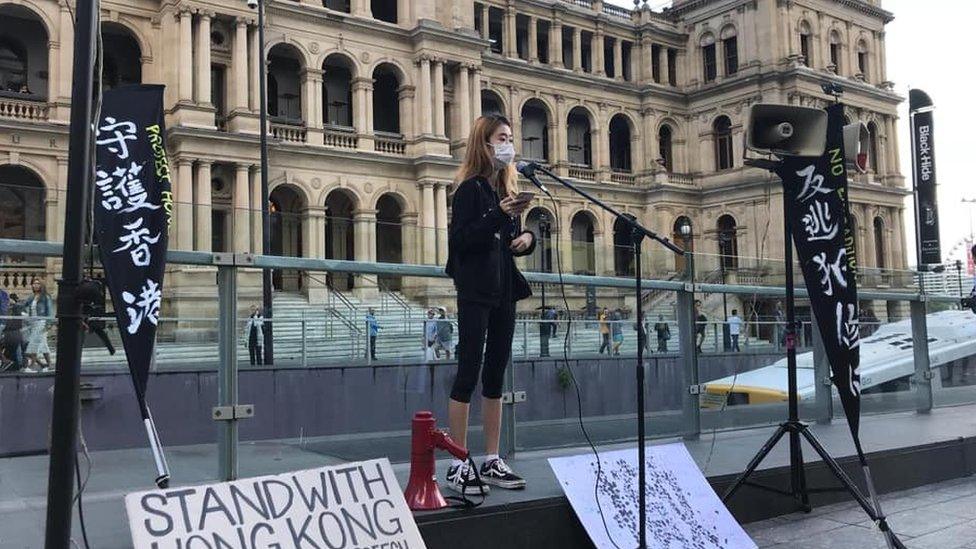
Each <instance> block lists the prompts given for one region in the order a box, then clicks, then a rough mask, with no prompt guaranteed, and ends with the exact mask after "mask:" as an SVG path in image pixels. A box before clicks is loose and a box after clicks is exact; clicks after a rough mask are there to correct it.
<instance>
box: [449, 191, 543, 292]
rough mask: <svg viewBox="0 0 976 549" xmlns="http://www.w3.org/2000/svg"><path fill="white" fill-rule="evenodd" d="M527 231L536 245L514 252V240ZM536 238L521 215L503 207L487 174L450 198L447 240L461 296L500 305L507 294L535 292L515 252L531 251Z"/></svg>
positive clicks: (451, 265) (451, 267) (525, 252)
mask: <svg viewBox="0 0 976 549" xmlns="http://www.w3.org/2000/svg"><path fill="white" fill-rule="evenodd" d="M525 233H529V234H532V245H531V246H529V247H528V248H527V249H526V250H525V251H523V252H521V253H518V254H515V253H513V252H512V251H511V248H510V247H509V246H510V245H511V243H512V240H514V239H515V238H517V237H519V236H521V235H522V234H525ZM535 241H536V239H535V235H534V234H533V233H532V232H531V231H523V230H522V228H521V222H520V221H519V220H518V219H512V218H511V217H509V216H508V214H506V213H505V212H504V211H502V209H501V207H500V206H499V199H498V194H496V193H495V190H494V189H493V188H492V186H491V183H489V182H488V180H487V179H485V178H484V177H480V176H476V177H472V178H470V179H466V180H464V181H463V182H462V183H461V184H460V185H459V186H458V188H457V191H455V192H454V198H453V200H452V202H451V224H450V226H449V227H448V240H447V242H448V244H447V269H446V270H447V274H448V275H449V276H450V277H451V278H453V279H454V286H455V288H456V289H457V294H458V299H460V300H465V301H476V302H480V303H485V304H488V305H497V304H499V303H500V300H501V299H503V298H504V297H506V295H507V294H510V299H511V300H512V301H513V302H514V301H519V300H521V299H525V298H527V297H529V296H530V295H532V290H531V289H530V288H529V284H528V282H526V281H525V277H523V276H522V273H520V272H519V270H518V268H517V267H516V266H515V260H514V257H515V256H523V255H529V254H531V253H532V251H533V250H534V249H535ZM506 290H507V291H506Z"/></svg>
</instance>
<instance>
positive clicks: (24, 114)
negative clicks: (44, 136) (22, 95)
mask: <svg viewBox="0 0 976 549" xmlns="http://www.w3.org/2000/svg"><path fill="white" fill-rule="evenodd" d="M47 111H48V106H47V103H45V102H44V101H42V100H24V99H15V98H12V97H9V96H4V95H0V118H14V119H17V120H47Z"/></svg>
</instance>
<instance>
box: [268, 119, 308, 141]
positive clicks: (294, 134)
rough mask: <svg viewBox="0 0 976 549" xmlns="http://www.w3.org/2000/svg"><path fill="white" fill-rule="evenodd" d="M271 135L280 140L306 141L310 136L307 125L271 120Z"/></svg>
mask: <svg viewBox="0 0 976 549" xmlns="http://www.w3.org/2000/svg"><path fill="white" fill-rule="evenodd" d="M271 137H272V138H274V139H277V140H279V141H287V142H291V143H304V142H305V141H306V140H307V138H308V132H307V130H306V129H305V126H300V125H298V124H289V123H286V122H273V121H272V122H271Z"/></svg>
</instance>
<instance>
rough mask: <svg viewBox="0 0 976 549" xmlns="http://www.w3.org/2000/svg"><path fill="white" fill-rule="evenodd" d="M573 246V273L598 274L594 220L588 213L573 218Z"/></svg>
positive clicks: (571, 230) (571, 226) (571, 228)
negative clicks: (594, 244)
mask: <svg viewBox="0 0 976 549" xmlns="http://www.w3.org/2000/svg"><path fill="white" fill-rule="evenodd" d="M570 234H571V238H572V246H573V272H574V273H575V274H588V275H593V274H596V250H594V247H593V219H592V218H591V217H590V214H588V213H586V212H579V213H577V214H576V215H574V216H573V221H572V223H571V224H570Z"/></svg>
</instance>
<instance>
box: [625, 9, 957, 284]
mask: <svg viewBox="0 0 976 549" xmlns="http://www.w3.org/2000/svg"><path fill="white" fill-rule="evenodd" d="M609 1H610V3H613V4H616V5H618V6H623V7H627V8H633V7H634V3H633V1H632V0H609ZM670 4H671V2H670V1H668V0H651V1H650V2H649V5H650V6H651V8H652V9H654V10H655V11H657V10H660V9H661V8H663V7H665V6H669V5H670ZM881 6H882V7H883V8H884V9H886V10H888V11H890V12H892V13H894V15H895V20H894V21H892V22H891V23H889V24H888V26H887V28H886V34H885V42H886V44H887V61H888V79H889V80H891V81H892V82H894V83H895V92H896V93H897V94H898V95H900V96H902V97H903V98H905V101H904V102H903V103H902V104H901V105H900V106H899V108H898V145H899V148H900V151H899V152H900V160H901V173H902V175H904V176H905V183H906V185H907V186H908V187H909V188H911V185H912V158H911V141H910V137H909V136H910V134H909V127H908V90H909V88H910V87H916V88H920V89H922V90H924V91H925V92H926V93H928V94H929V96H930V97H931V98H932V101H933V102H934V104H935V115H934V116H935V121H934V124H933V128H934V132H935V161H936V179H937V183H938V197H939V215H940V227H939V228H940V232H941V237H942V258H943V260H944V261H953V260H956V259H965V257H966V253H967V251H968V248H967V246H966V241H967V240H971V239H972V235H973V232H974V230H976V226H974V215H976V203H969V202H964V200H967V199H970V200H972V199H976V188H974V186H976V185H974V184H973V182H972V181H969V180H967V179H966V177H967V176H966V175H965V170H966V169H967V168H966V162H965V158H966V155H967V154H972V153H971V152H969V151H967V149H968V148H969V146H970V144H969V142H968V139H967V138H966V136H967V135H969V130H971V128H972V124H973V122H974V121H976V116H974V114H973V109H972V106H971V103H972V101H971V99H970V98H971V96H972V89H973V88H972V84H973V83H974V81H976V79H974V78H973V77H972V76H971V74H970V73H969V72H968V71H967V70H966V69H965V67H967V66H969V63H967V61H966V59H967V55H968V53H969V51H970V50H971V44H970V43H969V38H970V35H969V33H970V32H972V31H971V30H970V29H969V28H968V24H969V22H970V21H973V20H974V19H976V2H959V1H954V0H930V1H928V2H922V1H919V0H882V4H881ZM905 208H906V210H905V216H904V218H905V225H906V227H905V231H906V241H907V242H908V263H909V264H911V265H914V264H915V257H916V256H915V216H914V211H915V202H914V200H913V198H912V197H911V196H909V197H907V198H906V200H905Z"/></svg>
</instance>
